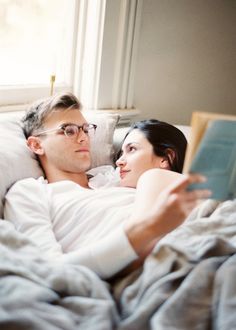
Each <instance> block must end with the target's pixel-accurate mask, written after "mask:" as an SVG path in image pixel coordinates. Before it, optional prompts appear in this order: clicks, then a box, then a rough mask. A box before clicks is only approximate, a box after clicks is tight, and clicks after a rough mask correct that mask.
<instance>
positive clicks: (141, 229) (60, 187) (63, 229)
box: [4, 93, 209, 278]
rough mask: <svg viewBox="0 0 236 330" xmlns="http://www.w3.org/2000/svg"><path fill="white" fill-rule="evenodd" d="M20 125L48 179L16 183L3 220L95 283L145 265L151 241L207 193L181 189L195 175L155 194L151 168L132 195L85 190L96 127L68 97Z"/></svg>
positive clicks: (37, 107) (53, 100)
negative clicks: (87, 272)
mask: <svg viewBox="0 0 236 330" xmlns="http://www.w3.org/2000/svg"><path fill="white" fill-rule="evenodd" d="M23 123H24V131H25V135H26V138H27V144H28V146H29V148H30V149H31V150H32V151H33V152H34V153H35V154H36V155H37V157H38V159H39V162H40V164H41V166H42V168H43V170H44V173H45V177H46V179H47V180H45V179H44V178H40V179H38V180H35V179H32V178H29V179H25V180H21V181H19V182H17V183H16V184H15V185H14V186H13V187H12V188H11V189H10V191H9V192H8V194H7V196H6V202H5V211H4V216H5V219H7V220H10V221H12V222H13V223H14V225H15V227H16V229H17V230H19V231H21V232H23V233H25V234H27V236H28V237H31V238H32V239H33V240H34V242H35V243H36V244H37V245H39V247H40V248H41V249H42V251H44V252H45V253H46V254H47V256H48V257H49V258H51V259H52V260H57V261H60V262H64V263H74V264H83V265H85V266H88V267H89V268H91V269H92V270H94V271H95V272H96V273H97V274H98V275H99V276H101V277H102V278H108V277H111V276H113V275H114V274H116V273H117V272H119V271H121V270H122V269H124V268H125V267H127V266H128V265H129V264H131V263H132V262H137V260H138V261H139V260H140V261H142V260H144V258H145V257H146V256H147V254H148V253H150V251H151V249H152V248H153V246H154V244H155V242H156V241H157V240H158V238H160V237H161V236H163V235H165V234H167V233H168V232H170V231H171V230H173V229H175V228H176V227H177V226H179V225H180V224H181V223H182V222H183V221H184V219H185V218H186V216H187V215H188V213H189V212H190V211H191V209H192V208H193V207H194V206H195V205H196V202H197V200H198V199H199V198H204V197H207V196H208V195H209V192H208V191H200V190H199V191H194V192H187V191H186V190H185V188H186V187H187V185H188V184H189V183H192V182H199V181H201V180H202V178H201V177H200V176H197V175H196V176H186V177H185V176H182V177H181V178H180V179H179V180H177V182H175V183H174V184H172V185H170V186H169V187H168V188H167V189H166V190H164V191H163V192H160V191H158V187H156V186H157V185H156V184H155V179H157V180H160V177H158V176H160V174H159V172H158V173H156V172H152V170H151V171H148V172H146V173H145V174H144V175H143V176H142V177H141V180H140V182H139V184H138V187H137V195H136V197H135V194H134V192H135V190H134V189H131V188H123V187H114V188H110V189H102V190H99V189H98V190H92V189H90V188H89V179H88V176H87V174H86V171H87V170H88V169H89V166H90V139H89V135H90V134H94V133H95V130H96V125H94V124H90V123H87V122H86V120H85V119H84V117H83V115H82V113H81V112H80V103H79V101H78V99H77V98H76V97H75V96H74V95H72V94H70V93H65V94H61V95H56V96H53V97H50V98H47V99H45V100H42V101H40V102H38V103H37V104H34V105H33V106H32V107H31V109H29V111H28V112H27V114H26V116H25V118H24V120H23ZM157 182H158V181H157ZM153 183H154V184H153ZM134 203H135V204H134Z"/></svg>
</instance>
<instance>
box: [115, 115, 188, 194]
mask: <svg viewBox="0 0 236 330" xmlns="http://www.w3.org/2000/svg"><path fill="white" fill-rule="evenodd" d="M186 147H187V140H186V138H185V136H184V134H183V133H182V132H181V131H180V130H179V129H178V128H176V127H175V126H173V125H170V124H168V123H166V122H163V121H159V120H157V119H150V120H143V121H139V122H137V123H135V124H134V125H133V126H132V127H131V128H130V130H129V131H128V133H127V134H126V136H125V138H124V141H123V144H122V148H121V151H120V152H119V158H118V159H117V161H116V165H117V166H118V167H119V169H120V185H121V186H123V187H133V188H135V187H136V186H137V182H138V179H139V178H140V176H141V175H142V174H143V173H144V172H146V171H147V170H150V169H154V168H157V169H164V170H169V171H174V172H177V173H182V169H183V163H184V156H185V152H186ZM177 173H175V174H171V173H169V172H166V171H165V173H164V172H162V174H163V180H164V178H166V179H167V180H168V177H170V180H172V179H173V178H178V177H179V176H180V175H178V174H177ZM167 183H169V180H168V182H167Z"/></svg>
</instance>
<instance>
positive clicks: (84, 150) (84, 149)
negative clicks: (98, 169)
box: [75, 148, 90, 152]
mask: <svg viewBox="0 0 236 330" xmlns="http://www.w3.org/2000/svg"><path fill="white" fill-rule="evenodd" d="M75 152H90V151H89V149H88V148H80V149H77V150H75Z"/></svg>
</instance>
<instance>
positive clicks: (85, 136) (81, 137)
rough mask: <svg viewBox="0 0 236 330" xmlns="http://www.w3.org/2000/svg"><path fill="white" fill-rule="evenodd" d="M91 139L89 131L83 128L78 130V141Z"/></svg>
mask: <svg viewBox="0 0 236 330" xmlns="http://www.w3.org/2000/svg"><path fill="white" fill-rule="evenodd" d="M88 140H89V135H88V134H87V133H85V132H84V131H83V130H82V129H81V128H80V130H79V132H78V135H77V138H76V141H77V142H78V143H81V142H83V141H88Z"/></svg>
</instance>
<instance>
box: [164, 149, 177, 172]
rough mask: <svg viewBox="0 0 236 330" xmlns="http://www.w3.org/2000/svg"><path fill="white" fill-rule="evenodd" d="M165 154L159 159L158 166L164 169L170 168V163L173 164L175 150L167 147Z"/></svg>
mask: <svg viewBox="0 0 236 330" xmlns="http://www.w3.org/2000/svg"><path fill="white" fill-rule="evenodd" d="M165 151H166V156H164V157H162V159H161V161H160V168H162V169H165V170H170V169H171V164H173V162H174V159H175V151H174V150H172V149H171V148H167V149H166V150H165Z"/></svg>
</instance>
